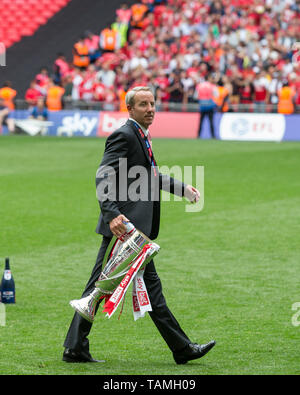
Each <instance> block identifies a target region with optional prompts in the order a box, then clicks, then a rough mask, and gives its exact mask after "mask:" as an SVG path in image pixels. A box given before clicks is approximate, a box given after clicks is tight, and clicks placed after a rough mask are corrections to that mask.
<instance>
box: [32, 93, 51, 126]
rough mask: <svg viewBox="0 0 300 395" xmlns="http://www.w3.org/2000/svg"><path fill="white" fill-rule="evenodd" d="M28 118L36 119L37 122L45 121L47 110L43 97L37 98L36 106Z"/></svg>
mask: <svg viewBox="0 0 300 395" xmlns="http://www.w3.org/2000/svg"><path fill="white" fill-rule="evenodd" d="M29 118H32V119H38V120H39V121H47V119H48V110H47V107H46V106H45V99H44V98H43V97H39V98H38V100H37V104H36V106H35V107H33V109H32V111H31V113H30V116H29Z"/></svg>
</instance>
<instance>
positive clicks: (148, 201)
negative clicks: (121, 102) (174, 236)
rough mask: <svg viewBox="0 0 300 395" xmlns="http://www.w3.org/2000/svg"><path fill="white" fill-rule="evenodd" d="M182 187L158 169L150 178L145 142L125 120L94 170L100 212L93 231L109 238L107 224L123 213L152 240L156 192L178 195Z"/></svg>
mask: <svg viewBox="0 0 300 395" xmlns="http://www.w3.org/2000/svg"><path fill="white" fill-rule="evenodd" d="M136 166H138V167H136ZM184 187H185V184H183V183H182V182H181V181H178V180H175V179H173V178H172V177H169V176H167V175H162V174H160V173H159V172H158V168H156V176H155V175H154V170H153V167H152V166H151V160H150V157H149V153H148V151H147V147H146V143H145V141H144V139H143V138H142V136H141V135H140V133H139V131H138V130H137V128H136V127H135V126H134V123H133V122H132V121H130V120H128V121H127V122H126V124H125V125H123V126H122V127H120V128H119V129H117V130H116V131H115V132H114V133H112V134H111V135H110V136H109V137H108V138H107V140H106V144H105V151H104V155H103V158H102V161H101V163H100V166H99V168H98V171H97V175H96V188H97V198H98V201H99V204H100V209H101V213H100V217H99V221H98V224H97V228H96V232H97V233H99V234H102V235H104V236H107V237H110V236H112V233H111V231H110V228H109V222H110V221H111V220H112V219H113V218H115V217H117V216H118V215H120V214H124V215H125V216H126V217H127V218H128V219H129V220H130V221H131V222H132V223H133V225H134V226H135V227H136V228H137V229H139V230H141V231H142V232H143V233H145V234H146V235H147V236H148V237H149V238H150V239H152V240H153V239H155V238H156V237H157V235H158V232H159V222H160V190H161V189H163V190H166V191H169V192H171V193H175V194H176V195H179V196H182V194H183V191H184Z"/></svg>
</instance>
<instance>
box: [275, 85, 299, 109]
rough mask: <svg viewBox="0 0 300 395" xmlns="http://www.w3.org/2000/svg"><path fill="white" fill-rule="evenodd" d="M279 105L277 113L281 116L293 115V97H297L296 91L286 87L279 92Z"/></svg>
mask: <svg viewBox="0 0 300 395" xmlns="http://www.w3.org/2000/svg"><path fill="white" fill-rule="evenodd" d="M277 94H278V99H279V101H278V105H277V111H278V112H279V113H280V114H292V113H293V112H294V103H293V97H294V96H295V91H294V89H293V88H291V87H289V86H284V87H283V88H281V89H279V90H278V93H277Z"/></svg>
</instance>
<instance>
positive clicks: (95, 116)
mask: <svg viewBox="0 0 300 395" xmlns="http://www.w3.org/2000/svg"><path fill="white" fill-rule="evenodd" d="M29 114H30V112H29V111H28V110H17V111H15V112H13V113H12V114H11V115H10V116H11V118H14V119H16V120H17V121H18V120H19V121H20V120H22V121H24V120H28V118H29ZM127 119H128V115H127V113H126V112H113V111H100V112H98V111H79V110H63V111H53V112H51V111H49V118H48V121H49V124H51V125H50V126H47V127H46V129H45V130H46V131H44V132H43V133H42V134H44V135H50V136H68V137H71V136H78V137H107V136H109V134H110V133H112V132H113V131H114V130H116V129H118V128H119V127H120V126H122V125H123V124H124V123H125V122H126V120H127ZM199 119H200V116H199V114H198V113H174V112H157V113H156V116H155V120H154V122H153V124H152V125H151V126H150V132H151V135H152V137H153V138H181V139H196V138H197V137H198V126H199ZM214 125H215V134H216V137H217V139H220V140H236V141H284V140H286V141H300V115H299V114H293V115H282V114H264V113H226V114H220V113H216V114H215V116H214ZM29 127H30V125H29ZM1 133H2V134H7V133H8V131H7V128H6V126H3V127H2V130H0V134H1ZM210 137H211V135H210V129H209V122H208V119H205V120H204V122H203V131H202V134H201V138H203V139H208V138H210Z"/></svg>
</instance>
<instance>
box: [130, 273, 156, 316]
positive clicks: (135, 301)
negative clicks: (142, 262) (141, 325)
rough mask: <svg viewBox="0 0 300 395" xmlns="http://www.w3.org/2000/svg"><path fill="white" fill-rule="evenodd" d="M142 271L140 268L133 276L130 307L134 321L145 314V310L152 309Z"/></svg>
mask: <svg viewBox="0 0 300 395" xmlns="http://www.w3.org/2000/svg"><path fill="white" fill-rule="evenodd" d="M144 271H145V268H142V269H141V270H140V271H139V272H138V273H137V274H136V276H135V278H134V281H133V287H132V307H133V318H134V321H136V320H138V319H139V318H141V317H144V316H145V313H146V312H147V311H152V306H151V303H150V299H149V296H148V292H147V288H146V284H145V281H144Z"/></svg>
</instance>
